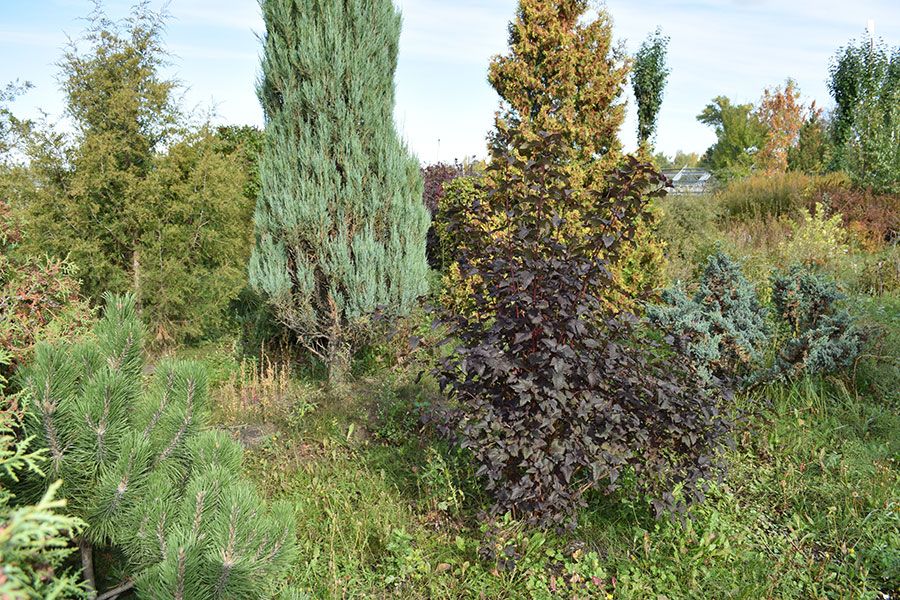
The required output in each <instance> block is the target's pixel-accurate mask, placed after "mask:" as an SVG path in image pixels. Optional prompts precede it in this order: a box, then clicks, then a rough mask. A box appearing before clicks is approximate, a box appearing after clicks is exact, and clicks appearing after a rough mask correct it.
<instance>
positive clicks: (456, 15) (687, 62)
mask: <svg viewBox="0 0 900 600" xmlns="http://www.w3.org/2000/svg"><path fill="white" fill-rule="evenodd" d="M395 1H396V2H397V4H398V5H399V6H400V7H401V9H402V11H403V15H404V30H403V35H402V38H401V44H400V63H399V67H398V72H397V108H396V120H397V124H398V127H399V129H400V132H401V134H402V135H403V136H404V137H405V138H406V139H407V140H408V142H409V144H410V146H411V147H412V149H413V150H414V151H415V152H416V153H417V154H418V155H419V157H420V159H421V160H422V161H423V162H433V161H435V160H438V159H440V160H449V159H452V158H454V157H460V158H461V157H464V156H470V155H479V156H481V155H484V153H485V150H484V147H485V142H484V140H485V135H486V133H487V131H488V130H489V129H490V127H491V124H492V120H493V114H494V111H495V110H496V109H497V105H498V98H497V96H496V94H494V92H493V90H492V89H491V88H490V87H489V86H488V84H487V80H486V73H487V65H488V62H489V60H490V57H491V56H492V55H494V54H497V53H501V52H503V51H504V49H505V47H506V28H507V23H508V21H509V20H510V18H511V17H512V15H513V13H514V11H515V5H516V2H515V0H395ZM104 4H105V6H106V7H107V11H108V12H109V14H110V15H111V16H113V17H117V16H122V15H124V14H126V13H127V11H128V7H129V5H130V4H131V2H130V0H106V2H105V3H104ZM152 4H153V5H154V6H161V4H162V3H161V2H160V1H159V0H152ZM606 7H607V9H608V10H609V12H610V13H611V14H612V16H613V19H614V34H615V37H616V39H617V40H620V41H621V42H623V43H624V44H625V46H626V48H627V49H628V50H629V51H632V52H633V51H634V50H636V49H637V47H638V46H639V44H640V42H641V40H642V39H644V37H646V35H647V34H648V33H649V32H651V31H652V30H654V29H655V28H656V27H657V26H658V25H659V26H662V28H663V30H664V32H665V33H666V34H668V35H669V36H670V37H671V44H670V56H669V63H670V67H671V69H672V74H671V76H670V78H669V86H668V88H667V91H666V97H665V100H664V102H663V108H662V112H661V115H660V127H659V133H658V136H657V140H656V142H657V144H656V145H657V148H658V149H660V150H663V151H665V152H667V153H670V154H671V153H674V152H675V150H678V149H682V150H685V151H695V152H702V151H703V150H705V149H706V147H707V146H709V144H710V143H712V141H714V136H713V133H712V131H711V130H710V129H709V128H707V127H704V126H703V125H701V124H700V123H698V122H697V121H696V119H695V116H696V115H697V113H699V112H700V110H701V109H702V108H703V106H704V105H705V104H707V103H708V102H709V101H710V100H711V99H712V98H713V97H715V96H717V95H720V94H724V95H727V96H729V97H731V98H732V99H734V100H737V101H743V102H747V101H755V100H756V99H757V98H758V97H759V96H760V94H761V92H762V90H763V88H764V87H766V86H772V85H776V84H778V83H781V82H783V81H784V80H785V79H786V78H787V77H793V78H794V79H796V80H797V81H798V83H799V85H800V89H801V90H802V92H803V95H804V97H806V98H807V99H816V100H817V101H818V103H819V104H820V105H823V104H824V105H829V104H830V102H829V98H828V92H827V87H826V78H827V74H828V62H829V59H830V58H831V56H832V55H833V54H834V52H835V50H836V49H837V48H838V47H839V46H841V45H843V44H845V43H846V42H847V41H848V40H849V39H851V38H854V37H860V36H862V35H864V33H865V28H866V24H867V22H868V20H869V19H873V20H874V21H875V25H876V33H877V34H878V35H879V36H882V37H884V38H885V40H886V41H888V42H889V43H891V44H892V45H895V46H896V45H897V44H898V43H900V2H898V1H897V0H856V1H854V2H850V1H847V0H844V1H833V0H818V1H814V0H742V1H739V0H691V1H674V0H668V1H666V0H607V2H606ZM90 8H91V2H90V1H89V0H0V84H2V83H5V82H8V81H12V80H15V79H19V80H29V81H31V82H32V83H33V84H34V85H35V88H34V89H33V90H32V91H31V92H29V93H28V94H27V96H25V97H24V98H22V99H21V100H19V101H18V102H17V103H16V104H15V106H14V108H15V110H16V112H17V113H18V114H20V115H22V116H34V115H36V114H37V111H38V109H39V108H40V109H43V110H45V111H47V112H48V113H49V114H50V115H51V116H58V115H59V113H60V110H61V106H62V99H61V95H60V92H59V89H58V84H57V81H56V75H57V71H58V70H57V68H56V66H55V63H56V62H57V61H58V59H59V56H60V54H61V51H62V48H63V47H64V45H65V43H66V39H67V37H66V36H67V35H69V36H74V37H77V36H78V34H79V32H80V31H81V30H82V29H83V27H84V22H83V21H81V20H80V19H81V18H82V17H84V16H85V15H87V14H88V13H89V11H90ZM169 12H170V13H171V15H172V20H171V22H170V24H169V27H168V30H167V33H166V40H165V42H166V45H167V47H168V49H169V51H170V52H171V53H172V55H173V60H172V65H171V66H170V67H169V70H170V71H171V74H172V75H175V76H177V77H178V79H179V80H181V81H182V82H183V83H184V84H185V85H186V87H187V88H188V90H187V92H186V95H185V97H186V100H187V102H188V103H189V105H190V106H193V107H196V108H197V109H198V110H199V111H208V110H209V109H210V107H212V108H213V109H214V114H215V117H214V118H215V120H216V121H217V122H222V123H235V124H244V123H249V124H256V125H259V124H261V123H262V113H261V110H260V108H259V105H258V103H257V101H256V97H255V93H254V85H255V81H256V76H257V70H258V61H259V43H258V40H257V34H258V33H259V32H260V31H261V30H262V20H261V18H260V16H259V8H258V5H257V2H256V0H170V3H169ZM629 108H630V110H629V116H628V120H627V122H626V124H625V126H624V127H623V131H622V139H623V140H624V141H625V144H626V147H633V146H634V133H633V131H634V128H635V117H634V107H633V101H632V100H630V101H629ZM438 140H440V143H438Z"/></svg>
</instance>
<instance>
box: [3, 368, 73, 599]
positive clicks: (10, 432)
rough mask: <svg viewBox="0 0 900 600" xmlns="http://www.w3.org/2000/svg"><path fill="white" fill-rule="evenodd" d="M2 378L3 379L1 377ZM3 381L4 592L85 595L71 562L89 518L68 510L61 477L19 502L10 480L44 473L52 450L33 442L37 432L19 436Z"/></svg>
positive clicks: (16, 596) (19, 596) (16, 595)
mask: <svg viewBox="0 0 900 600" xmlns="http://www.w3.org/2000/svg"><path fill="white" fill-rule="evenodd" d="M0 384H2V379H0ZM2 387H3V386H2V385H0V598H4V599H7V598H9V599H10V600H39V599H41V598H80V597H83V594H84V590H83V589H82V586H81V585H80V583H79V581H78V577H77V576H75V575H73V574H72V573H71V572H70V570H68V569H67V568H66V562H67V560H68V559H69V557H70V555H71V554H72V552H73V550H74V548H73V547H72V545H71V540H72V537H73V536H74V535H77V534H78V533H79V531H80V530H81V528H82V527H83V525H84V523H83V522H82V521H80V520H79V519H76V518H74V517H71V516H67V515H66V514H65V513H64V511H65V505H66V501H65V500H60V499H57V498H56V497H55V496H56V492H57V491H58V489H59V485H60V483H59V482H58V481H57V482H55V483H53V484H51V485H50V486H49V487H48V488H47V491H46V492H45V493H44V494H43V496H42V497H41V498H40V500H38V501H37V502H36V503H35V504H33V505H29V504H15V503H14V500H15V496H14V495H13V494H12V493H11V492H10V490H9V484H10V483H15V482H17V481H19V478H20V477H22V476H23V475H26V474H32V475H39V474H40V473H41V464H42V463H43V462H44V461H46V458H47V457H46V455H45V454H46V453H45V452H43V451H42V450H37V451H33V450H31V449H30V448H29V446H30V444H31V441H32V440H31V438H25V439H17V436H16V430H17V429H19V427H20V423H19V419H18V414H17V412H16V411H15V409H14V407H13V406H12V405H11V403H10V402H9V401H8V398H6V397H4V396H3V389H2Z"/></svg>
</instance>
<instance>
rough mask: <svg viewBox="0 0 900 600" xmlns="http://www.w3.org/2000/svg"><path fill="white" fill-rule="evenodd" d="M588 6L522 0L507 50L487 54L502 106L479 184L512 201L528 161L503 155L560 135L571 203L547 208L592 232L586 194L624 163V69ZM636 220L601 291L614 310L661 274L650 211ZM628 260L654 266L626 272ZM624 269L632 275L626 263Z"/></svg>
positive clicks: (578, 230) (572, 232)
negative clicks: (609, 283)
mask: <svg viewBox="0 0 900 600" xmlns="http://www.w3.org/2000/svg"><path fill="white" fill-rule="evenodd" d="M588 4H589V3H588V1H587V0H552V1H549V2H548V1H545V0H521V1H520V2H519V7H518V10H517V13H516V18H515V20H514V21H513V22H512V23H511V24H510V27H509V46H510V49H509V53H508V54H506V55H502V56H498V57H496V58H495V59H494V60H493V62H492V63H491V67H490V72H489V75H488V79H489V81H490V83H491V85H492V86H493V87H494V89H495V90H496V91H497V93H498V94H499V95H500V97H501V98H502V105H501V110H500V112H499V113H498V114H497V117H496V119H495V131H494V132H492V134H491V136H490V139H489V148H488V150H489V152H490V157H491V160H490V162H489V164H488V166H487V169H486V172H485V179H484V184H485V188H486V190H488V193H489V191H490V190H492V189H498V188H500V187H503V188H505V189H508V190H509V192H508V193H507V192H504V198H505V199H506V200H510V201H516V199H518V198H520V197H523V196H525V195H527V194H529V193H531V191H530V190H528V189H527V188H526V187H525V186H526V182H527V181H529V179H530V178H529V176H528V174H527V173H526V171H527V170H529V169H530V168H531V165H530V164H529V163H527V162H526V161H521V160H518V161H511V160H509V155H510V154H512V155H513V156H515V155H516V154H517V153H518V152H520V150H519V148H522V147H524V146H525V145H527V144H529V143H534V142H536V141H537V140H538V139H539V138H541V137H542V136H546V135H548V134H555V135H558V138H559V140H560V142H559V143H555V144H553V145H552V147H549V146H548V147H547V148H546V150H547V151H553V152H555V153H556V155H555V156H553V157H552V158H553V160H555V161H557V162H558V163H559V164H560V165H562V169H563V174H564V176H565V177H566V178H567V182H568V183H567V185H568V189H569V193H570V194H571V195H572V196H573V199H574V202H571V203H566V204H561V205H559V206H556V207H554V208H553V209H550V212H552V211H553V210H555V211H556V213H557V214H558V216H559V217H560V218H561V219H563V220H564V221H565V222H566V229H565V230H564V231H563V233H564V234H565V235H566V236H567V237H571V238H573V239H575V238H583V237H585V236H588V235H592V234H594V233H596V232H592V231H589V229H590V226H591V225H590V223H588V221H587V220H585V219H583V218H581V217H580V215H581V213H586V212H587V211H590V210H592V207H591V206H590V204H591V202H593V200H594V198H595V197H596V194H597V193H602V192H603V188H604V186H605V185H606V184H607V183H606V177H605V176H606V174H607V173H608V172H609V171H610V169H612V168H613V167H615V166H616V165H618V164H619V163H620V162H621V161H622V152H621V143H620V141H619V139H618V137H617V136H618V131H619V129H620V127H621V125H622V121H623V119H624V110H625V105H624V101H623V100H622V95H623V92H624V86H625V83H626V80H627V77H628V62H627V60H626V58H625V56H624V54H623V52H622V49H621V48H620V47H619V46H616V45H615V44H614V43H613V38H612V22H611V19H610V16H609V14H608V13H607V12H606V11H605V10H604V9H601V10H600V11H599V13H598V14H597V16H596V17H595V18H588V17H587V13H588ZM548 158H549V157H548ZM514 165H519V166H518V167H514ZM547 201H548V202H553V201H555V198H552V197H550V198H547ZM484 202H487V200H484ZM493 215H494V218H496V219H497V221H498V224H499V223H500V222H502V220H503V219H504V218H506V217H503V214H502V212H501V211H497V210H494V211H493ZM642 219H644V223H643V226H642V227H641V228H640V229H641V231H640V234H639V235H638V236H636V237H635V239H629V240H627V241H626V242H625V244H624V245H623V247H622V249H621V250H622V252H621V253H620V255H619V259H618V261H617V262H616V263H614V264H612V272H613V274H614V275H615V277H616V279H617V282H618V284H619V289H614V288H611V287H610V288H607V289H606V291H607V292H608V293H609V294H610V296H609V297H608V298H605V301H607V302H609V303H610V304H611V305H613V306H616V307H618V308H621V309H628V308H635V306H634V298H636V297H646V296H649V295H650V294H651V293H653V291H654V289H655V287H656V285H657V284H658V283H659V282H660V281H661V276H662V275H661V265H662V263H663V255H662V247H661V245H660V243H659V242H658V241H657V240H656V239H655V238H654V236H653V225H654V218H653V215H652V214H649V213H645V214H644V215H643V216H642ZM633 255H637V256H633ZM629 263H630V265H631V266H632V267H633V265H635V264H642V265H644V266H648V267H651V268H653V267H655V269H654V270H652V271H648V272H647V273H645V274H643V275H642V276H640V277H636V276H634V277H631V279H630V280H629V278H628V277H627V276H626V273H625V271H628V270H629ZM631 273H632V275H636V273H635V272H634V269H633V268H632V269H631ZM630 285H631V286H634V287H629V286H630Z"/></svg>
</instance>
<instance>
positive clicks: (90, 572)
mask: <svg viewBox="0 0 900 600" xmlns="http://www.w3.org/2000/svg"><path fill="white" fill-rule="evenodd" d="M78 548H79V550H81V571H82V573H83V574H84V581H85V583H86V584H87V588H88V598H96V597H97V582H96V580H95V579H94V549H93V548H92V547H91V543H90V542H89V541H87V540H86V539H84V538H83V537H81V538H79V539H78Z"/></svg>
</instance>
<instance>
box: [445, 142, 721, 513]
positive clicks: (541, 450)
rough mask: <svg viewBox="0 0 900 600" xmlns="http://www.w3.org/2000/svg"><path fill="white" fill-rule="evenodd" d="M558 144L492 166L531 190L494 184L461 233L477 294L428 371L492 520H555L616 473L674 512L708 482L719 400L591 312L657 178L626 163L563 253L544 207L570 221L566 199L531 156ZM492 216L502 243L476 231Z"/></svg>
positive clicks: (660, 509)
mask: <svg viewBox="0 0 900 600" xmlns="http://www.w3.org/2000/svg"><path fill="white" fill-rule="evenodd" d="M559 143H563V140H562V139H561V138H560V136H559V135H556V134H544V135H541V136H539V137H538V139H537V140H534V141H528V142H525V141H520V142H519V144H518V147H517V152H516V153H515V154H514V155H513V154H510V156H508V157H507V160H508V161H510V163H511V166H512V168H514V169H517V170H520V172H522V173H524V174H525V175H524V176H525V178H526V181H525V182H522V183H523V184H524V185H525V186H530V187H529V189H532V190H533V192H532V193H531V194H529V195H525V196H519V195H518V190H517V189H516V188H512V187H506V186H504V185H503V184H502V183H501V184H499V185H498V186H497V187H496V189H494V190H492V191H491V193H490V194H489V196H488V199H487V202H485V203H484V206H483V211H482V213H481V214H480V215H479V216H478V219H476V221H475V222H474V223H472V224H470V225H468V226H465V224H464V227H463V229H462V230H461V233H462V234H464V235H467V236H469V237H468V238H466V240H465V243H464V244H461V246H463V247H464V248H465V249H466V250H465V252H464V253H463V257H462V260H461V264H463V265H465V266H466V271H465V273H464V274H467V275H468V274H472V275H477V276H479V277H480V278H481V280H482V281H483V282H484V283H483V287H484V291H481V290H478V291H476V293H475V295H474V298H473V301H474V302H475V305H476V310H475V311H473V313H472V314H471V315H468V316H456V317H455V318H454V319H453V322H454V323H455V326H456V327H455V329H454V330H453V331H452V332H451V333H450V335H451V340H453V341H458V344H459V345H458V347H457V348H456V349H455V351H454V352H453V353H452V354H451V355H450V356H449V357H448V358H447V359H446V360H445V361H444V362H443V364H442V366H441V367H439V369H438V376H439V378H440V380H441V383H442V387H443V389H444V390H445V391H446V392H448V393H449V396H450V399H451V401H452V402H451V405H450V417H451V423H452V424H453V425H454V426H455V428H456V431H457V432H458V435H459V442H460V444H461V445H462V446H463V447H464V448H466V449H468V450H469V451H471V453H472V455H473V457H474V459H475V461H476V463H477V464H478V465H479V466H480V468H479V471H478V473H479V474H480V475H482V476H483V477H484V480H485V481H486V485H487V489H488V491H489V492H490V493H491V494H492V495H493V498H494V504H493V512H494V513H497V514H502V513H505V512H507V511H511V512H513V513H514V514H515V515H517V516H521V517H523V518H525V519H526V520H528V521H530V522H537V523H541V524H545V525H546V524H563V523H566V522H567V520H569V519H571V517H572V516H573V515H574V512H575V510H576V508H577V507H579V506H580V505H581V504H583V500H582V494H583V493H584V492H585V491H586V490H588V489H590V488H599V489H601V490H602V489H605V490H607V491H611V490H614V489H616V488H617V487H618V485H619V478H620V476H621V475H622V474H623V473H624V472H627V471H630V470H631V469H634V470H636V471H637V472H638V473H639V477H638V481H639V489H640V490H641V492H645V493H647V494H649V495H650V496H651V497H652V498H653V500H652V502H653V505H654V507H655V509H656V511H657V513H658V514H661V513H664V512H667V511H672V510H678V509H682V508H684V506H685V504H687V503H690V502H693V501H698V500H701V499H702V497H703V494H702V490H703V487H704V483H703V482H704V480H706V479H708V478H710V477H713V476H715V475H716V473H717V466H718V463H717V460H716V454H717V450H718V449H719V448H720V446H721V445H722V444H723V441H724V439H725V436H726V434H727V431H728V424H727V422H726V420H725V419H724V418H723V417H722V415H721V414H720V413H719V410H718V401H719V397H718V396H717V395H716V394H715V393H714V392H713V391H712V390H710V389H709V388H708V387H707V386H706V385H705V383H704V382H703V380H702V379H701V378H700V377H698V376H697V373H696V371H695V370H694V369H693V367H692V366H691V364H690V360H689V359H688V358H687V357H683V356H680V355H677V354H674V353H672V352H671V351H669V350H668V349H667V348H664V347H660V346H656V345H654V344H653V343H652V342H650V341H648V340H645V339H640V338H639V336H638V335H637V334H636V332H635V331H634V329H633V328H632V326H631V325H630V324H629V322H628V321H627V320H624V319H615V318H610V317H609V316H608V314H609V313H608V312H607V309H606V307H605V306H604V303H603V291H604V290H605V289H607V288H609V287H610V286H612V285H613V284H612V283H611V279H610V275H609V271H608V268H607V266H608V264H609V262H607V261H612V260H614V258H615V257H617V256H618V254H617V252H618V250H619V249H620V246H621V244H622V242H623V240H629V239H632V237H633V235H634V233H635V230H636V227H637V225H636V222H637V218H638V216H639V215H641V214H642V213H643V212H644V211H645V209H646V199H647V197H648V196H653V195H654V193H660V192H658V191H657V192H655V190H661V189H662V188H661V185H660V184H661V183H662V182H661V179H660V176H659V175H658V174H656V173H655V172H653V171H652V169H651V168H650V167H649V165H643V164H639V163H637V162H636V161H634V159H631V161H630V162H629V163H628V166H627V167H626V168H623V169H622V170H619V171H616V172H614V173H613V174H612V175H611V176H610V178H609V180H608V184H607V186H605V189H606V190H607V191H606V192H604V193H602V194H600V193H597V194H596V196H595V198H594V201H593V202H591V203H590V204H589V205H590V206H591V207H593V208H592V211H591V212H588V213H582V215H581V216H582V218H584V219H585V221H586V222H588V223H590V224H591V225H592V226H594V227H596V229H590V231H592V232H593V233H589V234H587V235H586V236H585V237H586V239H584V240H583V241H579V240H578V239H575V240H574V241H571V242H570V243H566V241H564V240H565V239H567V238H566V237H565V236H564V232H565V231H566V227H567V225H566V223H565V222H564V220H563V219H560V218H559V216H558V214H559V213H556V212H554V213H552V214H548V212H547V211H549V210H551V209H552V210H553V211H556V210H557V208H558V207H562V208H563V211H562V212H565V210H571V209H572V208H573V207H572V206H571V203H572V201H573V200H572V196H571V194H569V193H568V188H567V187H566V183H567V178H566V177H565V175H564V174H563V172H562V171H561V169H562V168H563V167H560V166H559V165H558V164H557V163H556V162H555V161H552V160H546V159H544V158H543V157H546V156H554V148H552V145H553V144H559ZM548 146H550V147H548ZM513 163H514V164H513ZM526 165H527V167H526ZM548 198H549V200H548ZM551 207H552V208H551ZM500 212H502V213H503V214H504V215H505V218H506V219H507V223H510V224H514V227H513V228H512V229H510V230H508V231H507V232H506V233H507V235H503V236H497V235H494V234H493V232H492V231H491V230H490V228H485V227H484V226H483V224H484V223H485V222H490V220H491V219H493V218H495V215H496V213H500ZM607 215H614V216H615V221H614V222H612V223H610V221H609V220H608V219H607ZM600 248H602V253H603V257H604V258H600V257H599V256H598V253H599V252H601V250H600ZM604 259H605V260H604ZM594 290H596V291H597V292H596V293H595V292H594ZM661 355H664V356H666V359H665V360H662V359H661V358H660V356H661ZM676 485H677V486H678V487H680V488H681V489H682V491H683V496H682V498H679V499H676V498H675V496H674V495H673V492H674V491H675V488H676ZM568 522H569V523H571V521H570V520H569V521H568Z"/></svg>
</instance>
